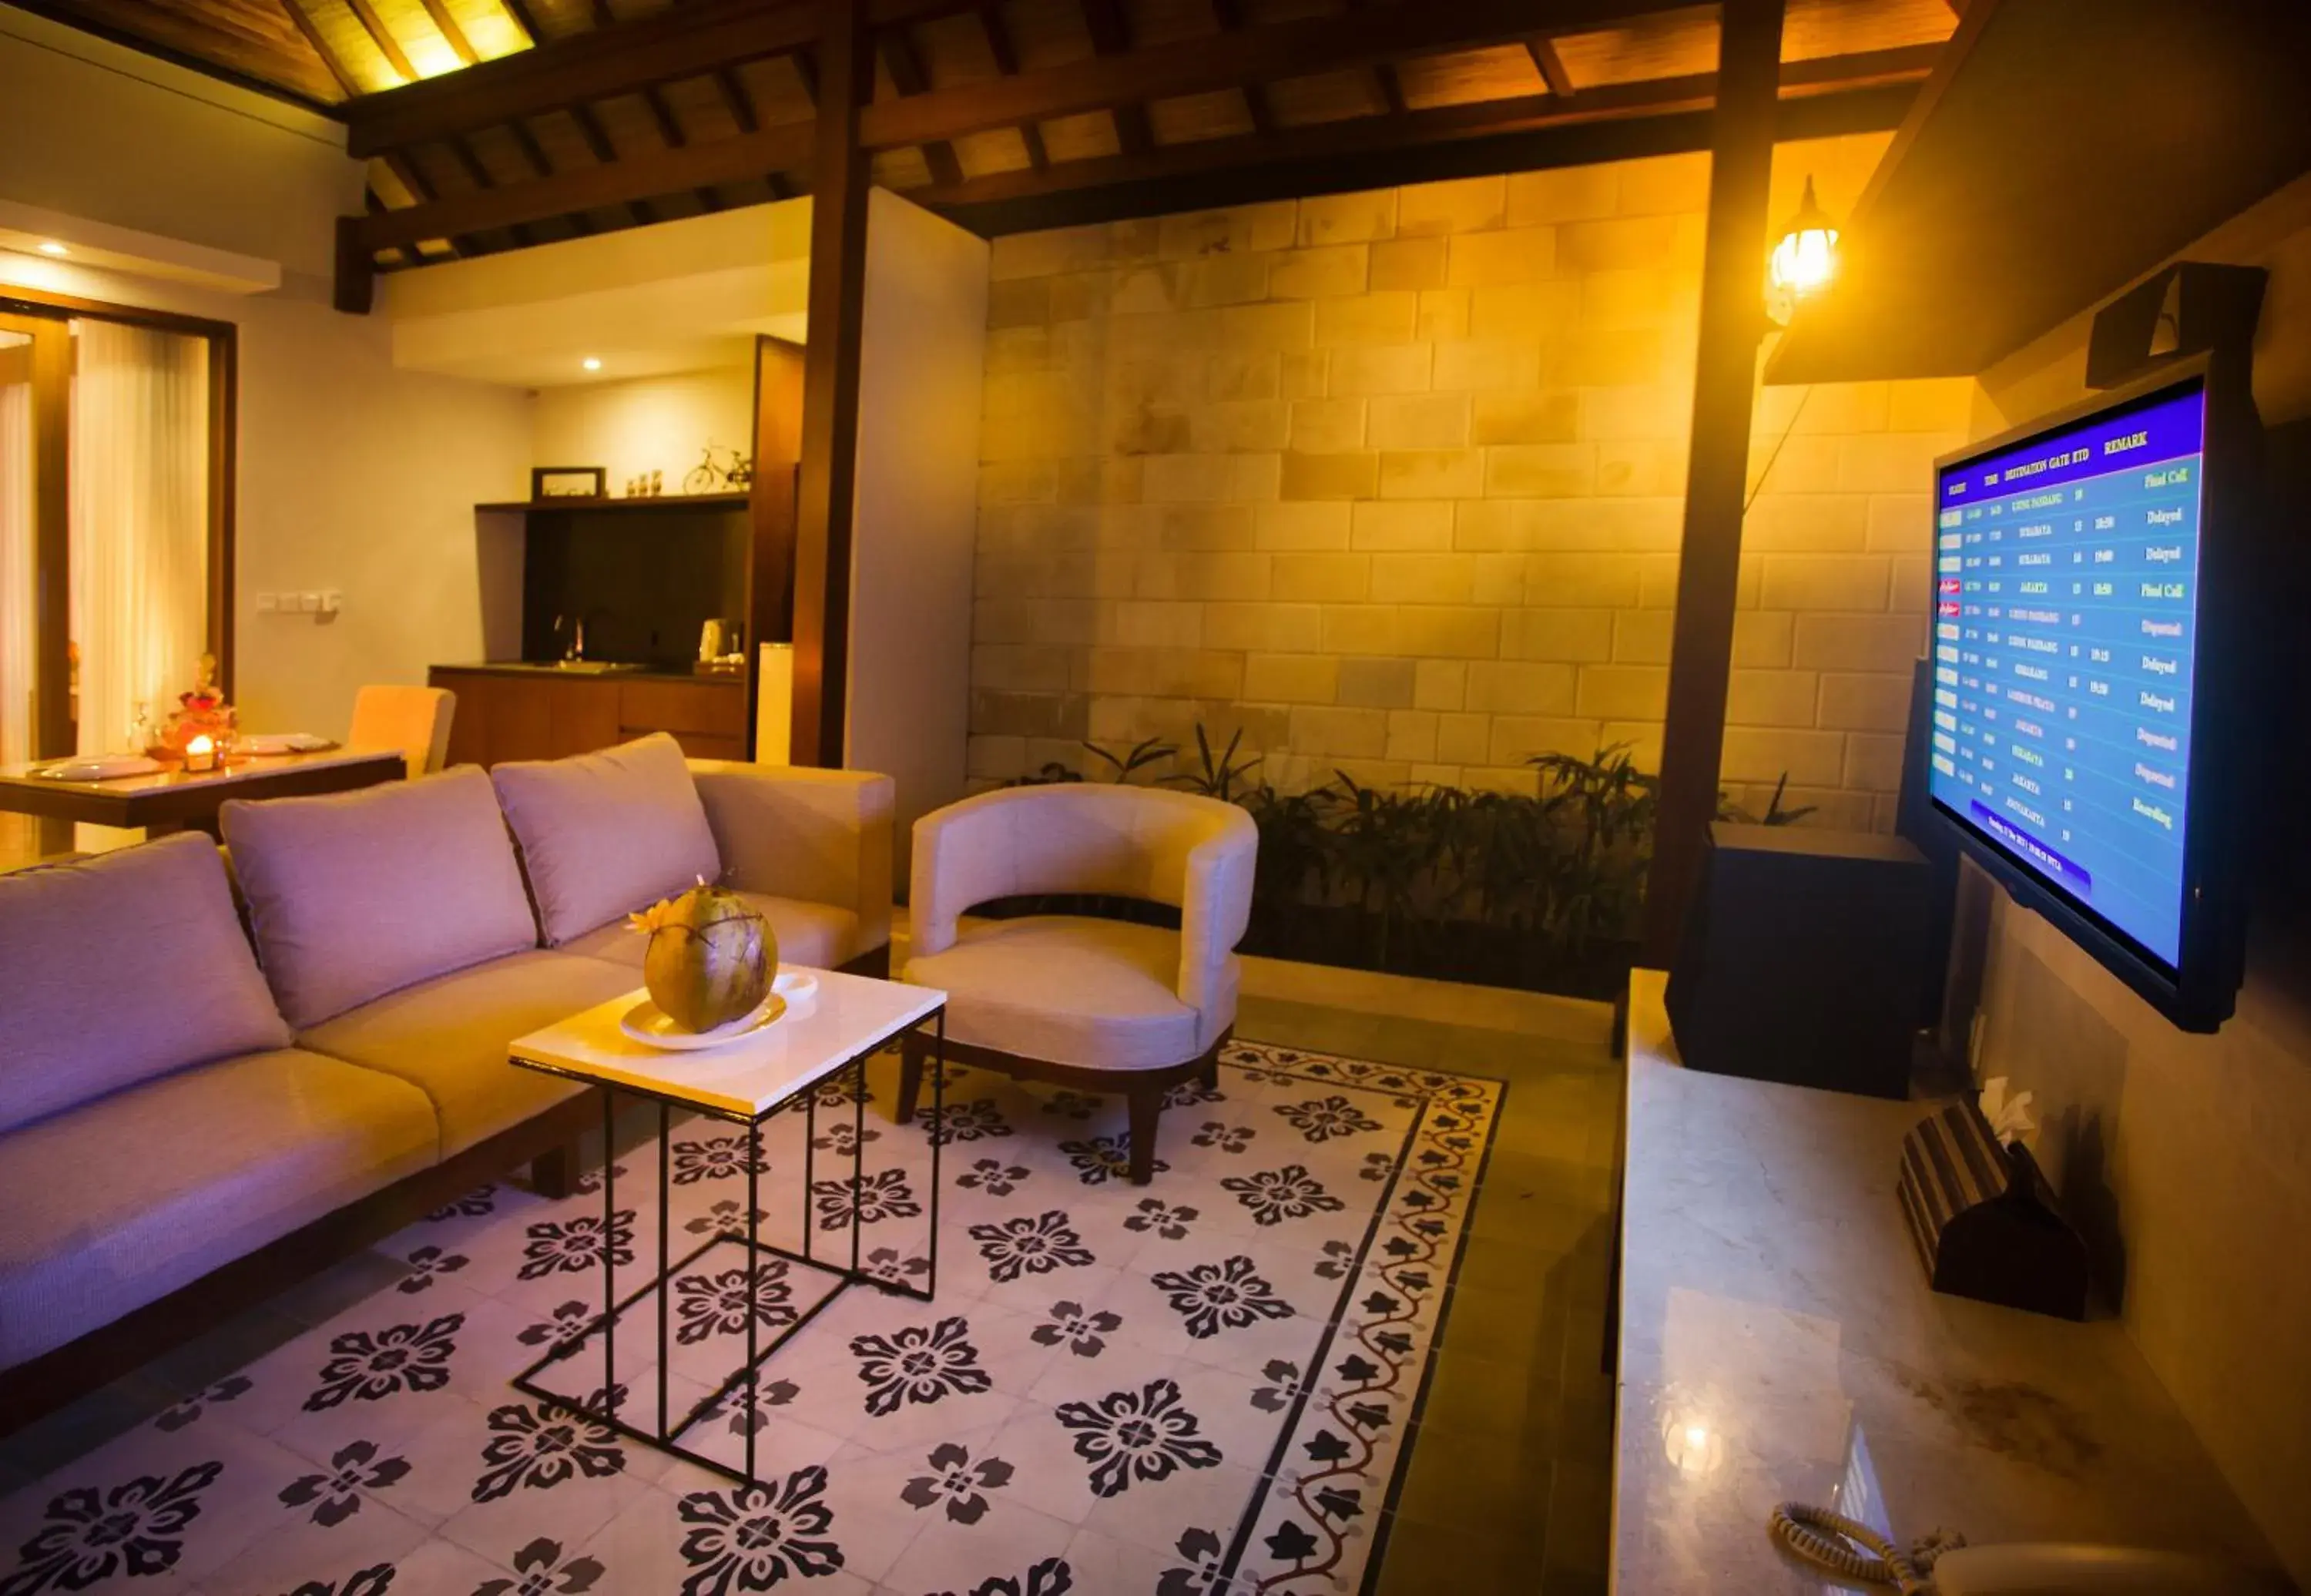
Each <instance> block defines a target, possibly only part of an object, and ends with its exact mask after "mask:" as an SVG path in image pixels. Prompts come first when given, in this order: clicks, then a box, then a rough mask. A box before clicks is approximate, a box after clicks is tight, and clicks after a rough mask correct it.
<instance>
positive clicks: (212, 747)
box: [144, 654, 240, 770]
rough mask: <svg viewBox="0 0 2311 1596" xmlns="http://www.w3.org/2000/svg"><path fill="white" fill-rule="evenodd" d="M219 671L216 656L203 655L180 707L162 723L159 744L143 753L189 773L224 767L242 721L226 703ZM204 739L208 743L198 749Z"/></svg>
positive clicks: (180, 701) (182, 696)
mask: <svg viewBox="0 0 2311 1596" xmlns="http://www.w3.org/2000/svg"><path fill="white" fill-rule="evenodd" d="M216 670H217V661H216V656H215V655H214V654H204V655H202V656H201V663H200V672H199V675H198V676H196V679H195V680H194V682H193V685H192V686H191V687H190V688H189V689H187V691H185V692H183V693H179V694H177V707H176V708H175V709H174V710H173V711H170V714H169V718H168V720H166V721H164V722H162V723H161V730H160V732H159V734H158V740H157V742H155V743H154V745H153V746H151V747H149V748H147V749H145V750H144V752H145V753H146V754H148V755H150V756H151V757H152V758H154V759H157V760H160V761H161V762H162V763H166V764H181V765H184V766H185V767H186V768H187V769H206V770H214V769H215V768H216V766H217V765H218V764H220V763H224V761H225V757H226V753H227V750H228V749H230V748H231V746H232V737H233V730H234V728H235V727H236V726H237V725H238V724H239V720H240V717H239V715H238V714H237V713H236V711H234V709H233V707H232V706H231V704H229V703H227V702H225V697H224V689H223V688H222V687H220V686H219V685H217V679H216ZM202 738H206V739H207V741H206V743H205V745H201V746H196V744H198V743H199V739H202Z"/></svg>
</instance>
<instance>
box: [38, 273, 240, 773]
mask: <svg viewBox="0 0 2311 1596" xmlns="http://www.w3.org/2000/svg"><path fill="white" fill-rule="evenodd" d="M0 315H9V316H14V317H21V318H22V320H23V322H24V323H26V324H29V325H31V326H33V327H39V328H54V329H55V331H56V335H57V336H55V337H53V338H47V339H42V338H39V337H38V336H36V338H35V341H34V345H33V347H34V351H35V353H34V360H33V383H32V407H33V431H34V437H35V442H34V445H33V447H34V450H35V454H36V459H37V462H38V463H37V465H36V467H35V473H34V475H35V477H36V480H37V481H38V482H39V483H40V484H42V486H41V487H40V489H39V492H40V494H41V498H40V501H39V510H38V511H37V515H38V528H39V529H38V533H37V536H36V541H35V552H34V555H33V559H34V563H35V571H36V575H35V578H34V581H35V586H36V587H37V588H38V589H39V595H40V597H39V606H40V611H39V628H40V630H39V641H38V643H37V645H36V646H37V648H38V650H39V661H40V666H39V669H40V679H39V717H38V719H39V731H38V735H37V737H36V738H35V744H36V746H37V748H38V756H39V757H40V758H43V759H51V758H55V757H57V756H59V755H61V754H71V753H73V752H74V748H73V746H71V741H72V704H71V683H70V668H71V667H70V666H69V664H68V656H67V652H66V650H67V649H68V647H69V644H70V640H71V615H70V613H69V611H70V601H71V575H70V571H71V566H70V561H71V546H72V535H71V526H72V522H71V503H72V500H71V492H70V486H69V484H70V475H69V473H70V469H71V418H70V414H69V411H68V405H69V388H68V383H69V379H70V376H71V361H72V347H71V339H70V337H69V336H65V324H66V323H67V322H69V321H71V320H73V319H74V318H81V319H87V320H95V321H111V322H118V323H119V324H121V325H122V326H124V327H142V328H144V329H145V330H146V331H148V332H161V333H174V334H176V335H178V336H181V337H189V338H202V339H205V340H206V341H207V343H208V346H209V394H208V426H209V436H208V453H209V459H208V506H207V518H208V551H207V552H208V562H207V563H208V576H207V592H206V594H205V607H206V611H207V626H206V631H207V634H208V649H209V652H211V653H213V654H214V655H215V656H216V659H217V682H218V685H220V686H222V688H223V689H224V692H225V695H226V697H227V698H228V699H229V698H231V695H232V691H233V630H234V629H233V593H234V587H233V584H234V570H235V563H234V562H235V545H236V541H237V540H236V538H235V536H234V528H235V520H236V518H237V516H238V514H239V509H240V500H239V492H238V484H237V477H238V474H239V461H240V328H239V327H236V326H234V325H233V324H232V323H231V322H230V321H214V320H211V319H209V318H206V317H202V316H184V315H179V314H178V313H177V312H175V311H173V310H147V309H145V308H144V307H141V306H136V305H115V304H109V303H107V302H106V301H101V300H88V299H81V298H79V297H77V296H75V295H73V294H64V293H50V292H48V291H46V290H44V289H36V288H22V287H17V286H15V285H13V284H11V285H9V286H6V287H0ZM44 346H46V347H48V348H49V350H50V353H49V354H48V357H47V358H48V361H49V362H52V363H51V365H49V366H48V367H44V366H43V363H42V357H41V355H40V354H39V350H40V349H41V348H43V347H44ZM44 370H45V371H47V376H46V379H45V380H44V379H43V375H42V373H43V371H44ZM51 483H53V484H55V488H56V491H55V493H54V495H53V501H51V498H50V495H49V493H48V487H47V484H51Z"/></svg>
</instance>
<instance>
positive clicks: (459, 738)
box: [427, 661, 748, 765]
mask: <svg viewBox="0 0 2311 1596" xmlns="http://www.w3.org/2000/svg"><path fill="white" fill-rule="evenodd" d="M427 679H428V680H429V681H430V682H431V683H432V685H434V686H436V687H446V688H448V689H449V691H450V692H452V693H456V694H457V695H458V708H457V711H456V712H455V713H454V714H453V715H451V716H450V718H449V762H450V763H452V764H479V765H493V764H501V763H505V762H506V761H507V760H510V759H560V758H562V757H564V756H565V755H568V754H586V753H590V752H592V751H593V750H594V749H597V748H606V747H609V746H611V745H613V744H615V743H623V742H626V741H629V740H631V739H632V738H634V737H647V736H649V735H650V733H651V732H654V731H663V732H667V733H669V734H671V735H672V736H673V737H675V739H676V741H678V742H680V743H681V745H682V748H683V752H684V753H685V754H690V755H691V756H692V757H693V758H698V759H745V758H746V757H747V752H748V751H747V746H746V727H747V708H746V700H747V692H746V676H744V675H737V676H693V675H691V674H690V673H688V672H686V671H671V670H650V669H641V670H631V669H627V668H624V667H619V668H616V669H601V668H596V667H591V666H590V665H589V667H587V668H580V669H571V668H569V667H563V666H559V665H553V664H542V663H536V662H530V661H500V662H497V663H494V664H487V665H437V666H434V667H432V670H431V671H430V672H428V673H427Z"/></svg>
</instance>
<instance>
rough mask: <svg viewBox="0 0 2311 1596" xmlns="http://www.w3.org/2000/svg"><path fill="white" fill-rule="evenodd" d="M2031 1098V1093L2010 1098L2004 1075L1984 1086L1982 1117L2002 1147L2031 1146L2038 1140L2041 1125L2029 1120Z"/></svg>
mask: <svg viewBox="0 0 2311 1596" xmlns="http://www.w3.org/2000/svg"><path fill="white" fill-rule="evenodd" d="M2030 1098H2031V1094H2030V1093H2028V1092H2017V1093H2016V1094H2014V1095H2013V1096H2011V1097H2009V1096H2008V1095H2006V1077H2004V1076H2002V1075H1998V1076H1993V1077H1991V1078H1990V1079H1988V1080H1986V1081H1984V1082H1983V1084H1982V1097H1981V1100H1980V1101H1981V1103H1982V1117H1983V1118H1984V1119H1985V1120H1987V1121H1990V1133H1991V1135H1993V1136H1994V1137H1996V1138H1998V1139H1999V1141H2000V1142H2001V1144H2004V1143H2011V1142H2018V1141H2019V1142H2022V1143H2025V1144H2028V1143H2031V1142H2035V1141H2036V1139H2037V1136H2038V1121H2036V1120H2035V1119H2033V1118H2031V1116H2030Z"/></svg>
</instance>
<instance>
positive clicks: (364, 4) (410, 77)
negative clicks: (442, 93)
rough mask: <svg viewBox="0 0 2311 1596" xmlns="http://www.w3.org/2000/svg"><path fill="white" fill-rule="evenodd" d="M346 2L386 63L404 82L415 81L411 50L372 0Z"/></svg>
mask: <svg viewBox="0 0 2311 1596" xmlns="http://www.w3.org/2000/svg"><path fill="white" fill-rule="evenodd" d="M291 3H292V4H294V3H295V0H291ZM346 4H349V5H350V6H352V7H353V19H354V20H355V21H356V22H360V23H361V25H362V32H364V33H366V34H368V35H369V41H370V43H371V44H373V45H375V46H376V47H377V53H378V54H379V55H380V56H383V57H385V64H386V65H388V66H390V67H391V68H393V70H394V72H395V74H397V76H399V78H400V79H401V81H402V82H403V83H415V82H416V81H417V79H418V75H419V74H418V71H417V68H416V66H415V65H414V64H413V63H412V62H411V61H410V59H409V52H408V51H406V50H405V49H403V48H401V40H399V39H396V38H395V37H394V36H393V30H392V29H391V28H389V27H388V26H387V25H386V22H385V19H384V18H383V17H381V16H379V15H378V14H377V7H376V6H374V5H372V4H370V0H346Z"/></svg>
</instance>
